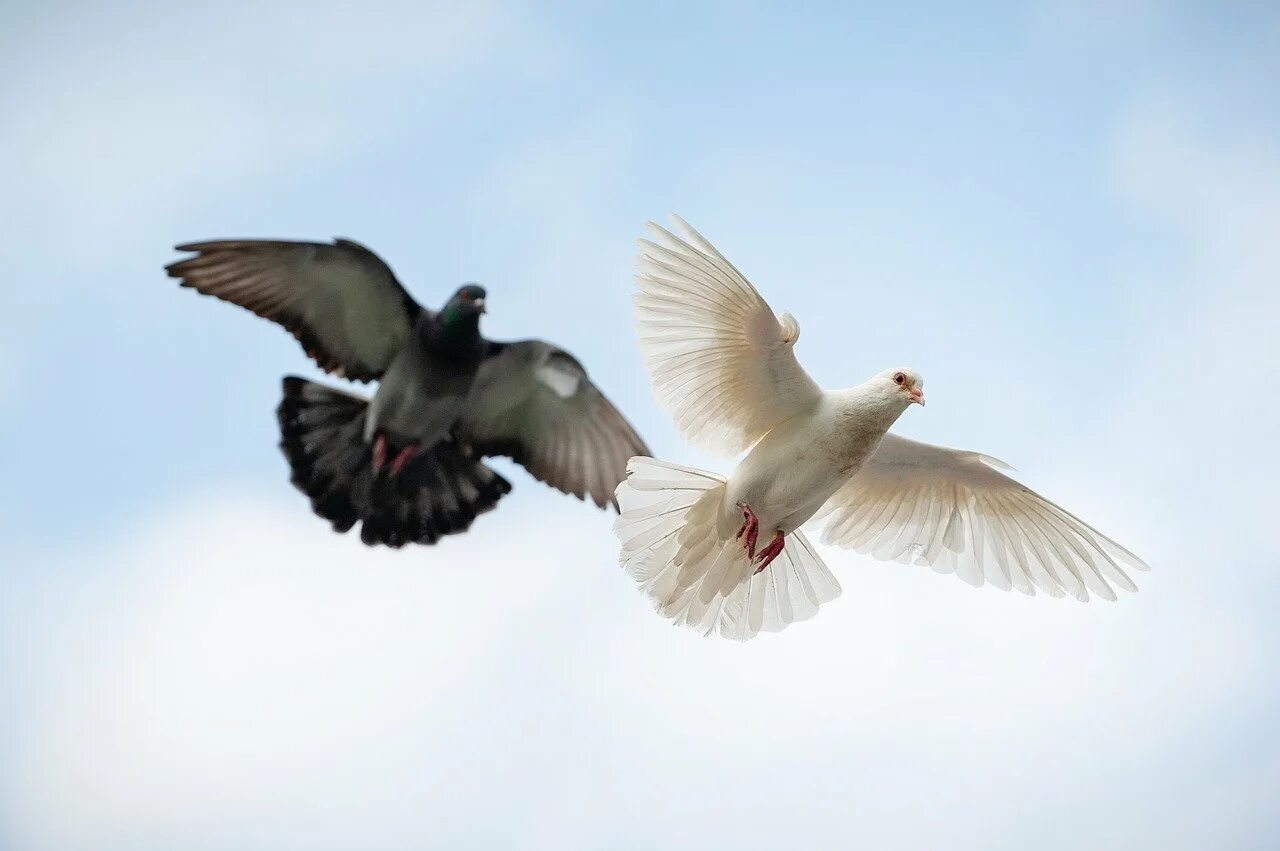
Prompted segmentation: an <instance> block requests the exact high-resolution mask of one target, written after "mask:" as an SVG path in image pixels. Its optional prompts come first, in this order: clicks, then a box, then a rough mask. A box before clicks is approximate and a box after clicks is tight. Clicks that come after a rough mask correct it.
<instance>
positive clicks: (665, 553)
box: [613, 456, 840, 641]
mask: <svg viewBox="0 0 1280 851" xmlns="http://www.w3.org/2000/svg"><path fill="white" fill-rule="evenodd" d="M725 485H726V482H725V479H724V478H722V477H721V476H717V475H715V474H714V473H707V472H704V471H702V470H694V469H692V468H690V467H682V466H680V465H678V464H669V463H667V462H666V461H659V460H657V459H655V458H646V457H644V456H636V457H635V458H632V459H631V461H630V462H629V463H628V464H627V478H626V479H625V480H624V481H623V482H622V484H620V485H618V490H617V498H618V506H619V512H620V513H619V515H618V519H617V521H616V522H615V523H614V524H613V529H614V532H615V533H616V534H617V536H618V539H619V540H620V541H621V542H622V554H621V556H620V561H621V563H622V567H623V568H624V569H625V570H626V571H627V573H628V574H629V575H630V576H631V577H632V578H633V579H635V580H636V582H637V583H638V584H639V585H640V590H642V591H644V592H645V594H647V595H648V596H649V597H650V599H652V600H653V602H654V604H655V605H656V606H657V608H658V611H659V612H660V613H661V614H662V615H664V616H665V617H668V618H670V619H671V620H673V621H674V622H675V623H677V624H679V625H681V626H687V627H691V628H693V629H696V630H698V631H699V632H701V633H702V634H703V635H710V634H711V633H713V632H716V633H719V634H720V635H722V636H724V637H725V638H732V639H735V640H737V641H746V640H747V639H748V638H752V637H754V636H755V635H756V633H758V632H761V631H763V632H778V631H779V630H781V629H783V628H784V627H786V626H787V624H790V623H794V622H795V621H802V620H808V619H809V618H811V617H813V616H814V615H815V614H816V613H817V611H818V606H820V605H822V604H823V603H825V602H827V601H829V600H834V599H835V598H836V597H838V596H839V595H840V583H838V582H836V578H835V577H834V576H832V575H831V572H830V571H829V570H827V566H826V565H825V564H823V563H822V559H821V558H819V557H818V554H817V553H816V552H814V550H813V547H812V546H811V545H810V544H809V542H808V541H807V540H806V539H805V537H804V535H803V534H801V533H800V532H799V531H796V532H792V533H791V534H789V535H788V536H787V546H786V549H785V550H783V552H782V554H781V555H780V556H778V558H776V559H775V560H774V562H773V563H772V564H771V565H769V567H768V568H766V569H765V570H763V571H761V572H760V573H755V569H756V565H754V564H752V563H751V561H750V560H749V559H748V558H747V554H746V552H745V550H744V549H743V546H742V542H741V541H738V540H735V539H734V537H733V535H732V533H730V534H729V535H727V536H726V535H723V534H722V533H721V531H720V529H719V518H720V514H721V510H722V506H723V502H724V498H725ZM761 537H762V539H763V538H767V537H769V536H768V535H766V534H765V533H764V530H761ZM762 543H764V541H763V540H762Z"/></svg>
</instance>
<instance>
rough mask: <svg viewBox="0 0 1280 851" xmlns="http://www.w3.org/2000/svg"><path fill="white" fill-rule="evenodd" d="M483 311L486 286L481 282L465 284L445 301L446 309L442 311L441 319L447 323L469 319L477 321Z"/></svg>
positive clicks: (452, 323) (457, 322)
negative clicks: (481, 284)
mask: <svg viewBox="0 0 1280 851" xmlns="http://www.w3.org/2000/svg"><path fill="white" fill-rule="evenodd" d="M482 313H484V287H482V286H480V285H479V284H464V285H462V286H461V287H459V288H458V291H457V292H456V293H454V294H453V297H452V298H450V299H449V300H448V301H447V302H445V305H444V309H443V310H441V311H440V319H441V320H442V321H443V322H444V324H446V325H456V324H459V323H461V322H463V321H464V320H468V319H469V320H470V321H471V322H475V321H476V320H477V319H479V317H480V314H482Z"/></svg>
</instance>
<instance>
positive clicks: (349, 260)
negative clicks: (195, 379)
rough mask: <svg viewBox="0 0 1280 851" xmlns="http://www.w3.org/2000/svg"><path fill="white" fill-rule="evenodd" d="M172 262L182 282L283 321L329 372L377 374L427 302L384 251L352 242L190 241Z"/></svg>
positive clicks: (366, 377) (358, 375)
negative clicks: (408, 286) (181, 255)
mask: <svg viewBox="0 0 1280 851" xmlns="http://www.w3.org/2000/svg"><path fill="white" fill-rule="evenodd" d="M177 250H178V251H191V252H195V256H194V257H188V258H186V259H183V260H178V261H176V262H174V263H170V264H169V265H168V266H166V267H165V270H166V271H167V272H168V273H169V276H170V277H171V278H179V279H181V281H182V286H184V287H190V288H192V289H194V290H195V291H196V292H199V293H202V294H204V295H211V296H213V297H215V298H219V299H221V300H223V301H227V302H230V303H231V304H235V305H239V306H240V307H243V308H245V309H246V310H250V311H252V312H253V313H255V314H257V315H258V316H261V317H263V318H264V319H270V320H271V321H273V322H277V323H279V324H280V325H282V326H283V327H284V328H285V329H286V330H287V331H289V333H291V334H293V336H294V337H296V338H297V339H298V342H299V343H301V344H302V348H303V350H304V351H305V352H306V353H307V355H308V356H310V357H312V358H314V359H315V361H316V363H318V364H319V365H320V367H321V368H322V369H324V370H325V371H327V372H332V373H335V374H338V375H342V376H344V377H346V378H350V379H353V380H356V381H370V380H373V379H375V378H378V377H380V376H381V375H382V373H383V372H384V371H385V370H386V368H387V366H388V365H389V364H390V363H391V359H392V358H394V357H395V355H396V354H397V353H398V352H399V351H400V350H401V349H402V348H403V347H404V345H405V343H406V342H407V341H408V339H409V335H410V334H411V333H412V331H413V324H414V322H415V321H416V320H417V317H418V315H419V313H421V312H422V308H421V306H419V305H418V303H417V302H416V301H414V300H413V298H412V297H411V296H410V295H409V293H408V292H406V291H405V289H404V287H402V286H401V285H400V282H399V281H398V280H396V276H395V273H393V272H392V271H391V267H389V266H388V265H387V264H386V263H385V262H384V261H383V260H382V258H380V257H379V256H378V255H376V254H374V253H373V252H372V251H370V250H369V249H368V248H365V247H364V246H363V245H360V244H358V243H355V242H352V241H350V240H346V239H338V240H335V241H334V242H333V243H331V244H330V243H320V242H285V241H279V240H251V239H240V240H214V241H209V242H190V243H185V244H183V245H179V246H177Z"/></svg>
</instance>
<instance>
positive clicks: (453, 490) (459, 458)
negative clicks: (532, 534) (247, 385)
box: [276, 376, 511, 547]
mask: <svg viewBox="0 0 1280 851" xmlns="http://www.w3.org/2000/svg"><path fill="white" fill-rule="evenodd" d="M283 387H284V397H283V399H281V401H280V406H279V407H278V408H277V410H276V415H277V418H278V419H279V422H280V449H281V451H283V452H284V456H285V458H286V459H288V461H289V467H290V469H291V470H292V475H291V481H292V482H293V484H294V485H296V486H297V488H298V489H299V490H300V491H302V492H303V493H305V494H306V495H307V496H308V497H309V498H310V499H311V508H312V510H313V511H315V513H316V514H318V515H319V516H321V517H323V518H325V519H326V520H328V521H329V522H330V523H331V524H332V525H333V528H334V530H335V531H338V532H346V531H348V530H349V529H351V527H352V526H354V525H355V524H356V522H357V521H359V522H360V540H362V541H364V542H365V543H366V544H368V545H370V546H374V545H377V544H384V545H386V546H389V547H401V546H403V545H405V544H407V543H420V544H434V543H435V542H436V541H438V540H439V539H440V538H441V537H442V536H444V535H450V534H455V533H458V532H463V531H465V530H466V529H467V528H468V527H469V526H470V525H471V522H472V521H473V520H475V518H476V516H477V515H479V514H481V513H483V512H485V511H488V510H489V509H491V508H493V507H494V506H495V505H496V504H497V503H498V500H500V499H501V498H502V497H503V496H504V495H505V494H507V493H508V492H509V491H510V490H511V485H510V484H508V482H507V480H506V479H504V478H502V476H499V475H498V474H497V473H495V472H494V471H493V470H491V469H489V468H488V467H486V466H485V465H484V464H482V463H480V462H479V461H478V460H474V459H472V458H469V457H467V456H465V455H463V454H462V453H461V452H460V451H459V450H458V448H457V447H456V446H455V445H454V444H452V443H449V442H442V443H439V444H436V445H435V446H433V447H430V448H429V449H424V450H422V451H421V452H419V453H418V455H417V456H415V457H414V458H413V460H411V461H410V462H409V463H408V464H407V465H405V467H404V469H402V470H400V472H399V473H397V474H395V475H394V476H392V475H390V473H389V471H388V470H387V469H386V468H384V469H383V470H382V471H381V472H380V473H378V474H375V473H374V472H373V451H372V448H371V446H370V445H369V444H368V443H367V442H366V441H365V439H364V421H365V413H366V410H367V408H368V404H369V403H368V400H367V399H364V398H362V397H360V396H355V395H353V394H350V393H345V392H343V391H341V390H336V389H334V388H331V387H326V386H324V385H322V384H316V383H315V382H312V381H307V380H305V379H302V378H297V377H295V376H289V377H287V378H285V379H284V382H283Z"/></svg>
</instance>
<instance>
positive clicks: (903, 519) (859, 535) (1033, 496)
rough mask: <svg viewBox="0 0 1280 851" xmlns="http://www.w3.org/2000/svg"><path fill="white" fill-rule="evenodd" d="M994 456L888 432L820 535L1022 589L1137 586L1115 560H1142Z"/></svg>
mask: <svg viewBox="0 0 1280 851" xmlns="http://www.w3.org/2000/svg"><path fill="white" fill-rule="evenodd" d="M999 463H1000V462H998V461H996V460H995V459H993V458H989V457H988V456H985V455H981V454H979V453H977V452H963V451H960V450H958V449H947V448H945V447H942V446H933V445H931V444H928V443H921V442H919V441H915V440H910V439H908V438H905V437H898V436H897V435H894V434H887V435H885V437H884V441H883V442H882V443H881V444H880V448H879V449H878V450H877V451H876V454H875V455H874V456H872V458H871V460H870V461H868V462H867V465H866V466H865V467H863V468H862V469H861V470H859V471H858V473H857V474H855V475H854V476H853V477H852V478H850V480H849V481H848V482H847V483H846V484H845V485H844V486H843V487H841V488H840V490H838V491H836V493H835V494H834V495H833V496H832V497H831V499H829V500H828V501H827V503H826V504H825V505H824V506H823V507H822V509H821V510H820V511H819V512H818V514H817V515H815V520H818V521H822V522H825V524H826V528H825V530H824V531H823V535H822V542H823V543H826V544H835V545H837V546H840V547H844V548H845V549H852V550H856V551H858V552H860V553H864V554H866V555H871V556H874V557H875V558H878V559H881V560H884V561H890V560H893V561H899V562H902V563H906V562H908V561H913V562H915V563H916V564H924V565H928V566H930V567H932V568H933V569H934V570H936V571H938V572H939V573H955V574H956V575H957V576H959V577H960V578H961V579H963V580H964V581H965V582H968V583H969V584H970V585H974V586H981V585H982V584H983V583H984V582H987V583H990V584H991V585H995V586H996V587H997V588H1002V589H1004V590H1006V591H1007V590H1009V589H1010V588H1016V589H1018V590H1019V591H1021V592H1022V593H1024V594H1029V595H1030V594H1035V592H1036V589H1039V590H1041V591H1043V592H1045V593H1047V594H1049V595H1051V596H1053V597H1061V596H1063V594H1064V592H1065V593H1067V594H1070V595H1071V596H1073V597H1075V598H1076V599H1077V600H1081V601H1088V599H1089V593H1090V592H1093V593H1094V594H1096V595H1097V596H1099V597H1103V598H1104V599H1107V600H1114V599H1116V594H1115V591H1113V590H1112V588H1111V585H1112V584H1115V585H1119V586H1120V587H1121V588H1124V589H1125V590H1126V591H1137V590H1138V588H1137V586H1136V585H1134V584H1133V580H1132V579H1130V578H1129V576H1128V574H1126V573H1125V571H1124V568H1123V567H1122V566H1121V564H1122V563H1123V564H1125V565H1128V566H1130V567H1133V568H1135V569H1137V570H1148V569H1149V568H1148V567H1147V565H1146V564H1145V563H1143V561H1142V560H1141V559H1140V558H1138V557H1137V556H1135V555H1134V554H1133V553H1131V552H1129V551H1128V550H1127V549H1125V548H1124V547H1122V546H1120V545H1119V544H1117V543H1116V542H1115V541H1113V540H1111V539H1110V538H1108V537H1107V536H1106V535H1103V534H1102V533H1101V532H1099V531H1098V530H1096V529H1094V528H1093V527H1092V526H1090V525H1089V524H1087V523H1085V522H1084V521H1083V520H1081V519H1080V518H1078V517H1076V516H1075V515H1073V514H1071V513H1070V512H1068V511H1066V510H1065V509H1063V508H1060V507H1059V506H1057V505H1055V504H1054V503H1052V502H1050V501H1049V500H1047V499H1045V498H1044V497H1042V496H1040V495H1039V494H1037V493H1035V492H1034V491H1032V490H1031V489H1030V488H1027V487H1024V486H1022V485H1020V484H1018V483H1017V482H1015V481H1014V480H1013V479H1011V478H1009V477H1008V476H1006V475H1004V474H1003V473H1001V472H1000V471H999V470H997V469H995V466H994V465H998V464H999Z"/></svg>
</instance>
